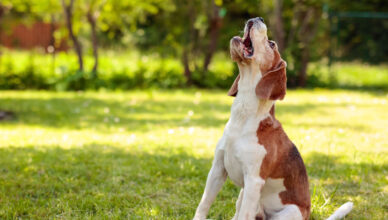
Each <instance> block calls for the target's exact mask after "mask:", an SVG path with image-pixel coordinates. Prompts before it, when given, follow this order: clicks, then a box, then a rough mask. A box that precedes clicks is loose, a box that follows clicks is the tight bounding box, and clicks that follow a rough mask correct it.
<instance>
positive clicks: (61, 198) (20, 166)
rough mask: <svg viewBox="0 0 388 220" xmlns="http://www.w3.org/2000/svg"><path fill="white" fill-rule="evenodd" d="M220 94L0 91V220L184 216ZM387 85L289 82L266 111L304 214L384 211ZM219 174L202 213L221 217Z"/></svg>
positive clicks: (232, 193)
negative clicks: (296, 175) (296, 154)
mask: <svg viewBox="0 0 388 220" xmlns="http://www.w3.org/2000/svg"><path fill="white" fill-rule="evenodd" d="M232 100H233V99H232V98H231V97H228V96H226V92H225V91H214V90H200V91H196V90H173V91H152V90H148V91H132V92H125V93H113V92H109V93H108V92H74V93H70V92H67V93H53V92H38V91H26V92H14V91H2V92H1V93H0V109H2V110H10V111H13V112H15V114H16V116H15V118H14V119H12V120H6V121H0V219H16V218H21V219H48V218H49V219H88V218H93V219H95V218H97V219H122V218H129V219H190V218H191V217H192V216H193V214H194V211H195V208H196V206H197V205H198V202H199V200H200V197H201V195H202V192H203V188H204V184H205V180H206V176H207V173H208V171H209V168H210V166H211V161H212V156H213V152H214V147H215V145H216V142H217V140H218V139H219V138H220V137H221V135H222V132H223V127H224V125H225V123H226V121H227V119H228V116H229V109H230V105H231V103H232ZM387 112H388V94H387V93H367V92H352V91H342V90H335V91H330V90H297V91H289V92H288V94H287V96H286V99H285V100H284V101H282V102H278V104H277V110H276V114H277V117H278V119H279V120H280V121H281V122H282V124H283V126H284V128H285V130H286V132H287V133H288V135H289V136H290V138H291V139H292V140H293V141H294V143H295V144H296V145H297V146H298V148H299V150H300V152H301V154H302V156H303V158H304V161H305V163H306V167H307V170H308V174H309V178H310V191H311V194H312V219H323V218H324V217H328V216H329V215H330V213H332V212H333V211H334V210H335V209H336V208H338V207H339V206H340V205H341V204H343V203H344V202H346V201H353V202H354V204H355V205H354V210H353V211H352V212H351V213H350V215H349V216H348V217H347V218H346V219H387V218H388V215H387V209H388V206H387V204H388V152H387V143H388V137H387V134H388V126H387V125H388V115H387ZM237 196H238V188H237V187H235V186H234V185H233V184H232V183H231V182H230V181H227V183H226V184H225V186H224V187H223V189H222V191H221V193H220V194H219V195H218V196H217V199H216V202H215V203H214V204H213V206H212V208H211V211H210V215H209V217H210V218H213V219H230V218H231V217H232V216H233V214H234V203H235V202H236V199H237Z"/></svg>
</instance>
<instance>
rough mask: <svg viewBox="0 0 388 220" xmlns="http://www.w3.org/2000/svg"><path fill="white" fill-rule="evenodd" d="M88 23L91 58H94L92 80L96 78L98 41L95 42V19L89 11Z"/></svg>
mask: <svg viewBox="0 0 388 220" xmlns="http://www.w3.org/2000/svg"><path fill="white" fill-rule="evenodd" d="M87 17H88V22H89V24H90V28H91V30H92V46H93V57H94V66H93V70H92V73H93V78H97V68H98V41H97V30H96V18H95V17H94V15H93V13H92V11H91V10H89V11H88V14H87Z"/></svg>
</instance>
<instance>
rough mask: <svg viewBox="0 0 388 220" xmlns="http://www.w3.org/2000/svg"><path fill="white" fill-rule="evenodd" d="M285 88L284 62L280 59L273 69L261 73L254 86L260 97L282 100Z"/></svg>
mask: <svg viewBox="0 0 388 220" xmlns="http://www.w3.org/2000/svg"><path fill="white" fill-rule="evenodd" d="M286 89H287V75H286V62H284V61H283V60H280V61H279V63H278V64H277V65H276V66H275V68H274V69H272V70H270V71H269V72H267V73H266V74H264V75H263V78H261V80H260V81H259V83H258V84H257V86H256V95H257V96H258V97H259V98H260V99H269V100H277V99H280V100H283V98H284V96H285V95H286Z"/></svg>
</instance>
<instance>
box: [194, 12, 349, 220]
mask: <svg viewBox="0 0 388 220" xmlns="http://www.w3.org/2000/svg"><path fill="white" fill-rule="evenodd" d="M230 55H231V58H232V60H233V61H234V62H236V63H237V65H238V69H239V72H240V73H239V75H238V76H237V78H236V79H235V81H234V83H233V85H232V86H231V88H230V90H229V92H228V95H230V96H235V99H234V102H233V104H232V108H231V116H230V119H229V121H228V122H227V124H226V126H225V130H224V133H223V136H222V138H221V139H220V140H219V142H218V144H217V146H216V150H215V156H214V160H213V163H212V168H211V170H210V172H209V174H208V177H207V181H206V187H205V190H204V193H203V196H202V199H201V201H200V203H199V206H198V208H197V210H196V213H195V216H194V219H195V220H199V219H205V218H206V216H207V214H208V211H209V209H210V206H211V204H212V202H213V201H214V199H215V197H216V195H217V193H218V192H219V191H220V189H221V187H222V185H223V183H224V182H225V180H226V178H227V177H229V178H230V179H231V180H232V182H233V183H234V184H236V185H237V186H239V187H241V188H242V189H241V191H240V194H239V197H238V199H237V202H236V213H235V215H234V217H233V219H235V220H237V219H244V220H250V219H272V220H276V219H286V220H300V219H304V220H306V219H309V216H310V208H311V202H310V191H309V183H308V177H307V172H306V168H305V165H304V162H303V160H302V157H301V156H300V154H299V152H298V150H297V148H296V147H295V145H294V144H293V143H292V142H291V140H290V139H289V138H288V136H287V134H286V133H285V132H284V130H283V128H282V125H281V124H280V122H279V121H278V120H276V118H275V107H274V104H275V101H276V100H283V98H284V96H285V94H286V88H287V86H286V81H287V76H286V66H287V64H286V62H285V61H284V60H282V58H281V56H280V54H279V52H278V48H277V45H276V43H275V42H274V41H271V40H268V37H267V26H266V25H265V23H264V20H263V18H261V17H258V18H252V19H249V20H248V21H247V23H246V25H245V28H244V36H243V38H241V37H238V36H236V37H233V38H232V39H231V41H230ZM351 209H352V203H346V204H345V205H343V206H342V207H341V208H340V209H339V210H337V211H336V212H335V213H334V214H333V215H332V216H331V217H330V218H329V219H337V218H341V217H343V216H345V215H346V214H347V213H348V212H350V210H351Z"/></svg>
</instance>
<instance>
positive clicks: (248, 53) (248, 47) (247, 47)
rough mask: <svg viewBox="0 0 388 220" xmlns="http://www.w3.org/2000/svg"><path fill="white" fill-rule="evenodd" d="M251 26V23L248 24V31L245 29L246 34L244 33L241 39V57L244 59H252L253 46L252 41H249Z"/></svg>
mask: <svg viewBox="0 0 388 220" xmlns="http://www.w3.org/2000/svg"><path fill="white" fill-rule="evenodd" d="M252 26H253V22H251V23H249V24H248V29H247V33H245V34H244V35H245V36H244V37H245V38H244V39H243V44H244V49H243V55H244V57H247V58H249V57H252V56H253V52H254V50H253V45H252V40H251V28H252Z"/></svg>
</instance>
